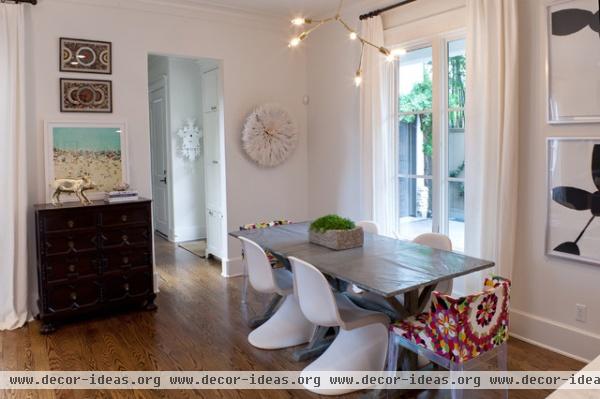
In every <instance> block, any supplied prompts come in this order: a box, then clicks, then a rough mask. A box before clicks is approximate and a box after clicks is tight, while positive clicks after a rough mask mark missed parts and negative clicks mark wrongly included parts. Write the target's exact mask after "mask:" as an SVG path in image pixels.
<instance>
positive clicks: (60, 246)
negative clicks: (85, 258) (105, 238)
mask: <svg viewBox="0 0 600 399" xmlns="http://www.w3.org/2000/svg"><path fill="white" fill-rule="evenodd" d="M96 241H97V234H96V232H95V231H89V232H78V233H75V232H73V233H69V234H61V235H57V234H49V235H47V236H46V242H45V245H46V254H47V255H71V254H77V253H81V252H90V251H95V250H96V246H97V244H96Z"/></svg>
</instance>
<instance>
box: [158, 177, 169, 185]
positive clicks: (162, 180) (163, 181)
mask: <svg viewBox="0 0 600 399" xmlns="http://www.w3.org/2000/svg"><path fill="white" fill-rule="evenodd" d="M159 181H160V182H162V183H165V184H167V176H165V178H164V179H160V180H159Z"/></svg>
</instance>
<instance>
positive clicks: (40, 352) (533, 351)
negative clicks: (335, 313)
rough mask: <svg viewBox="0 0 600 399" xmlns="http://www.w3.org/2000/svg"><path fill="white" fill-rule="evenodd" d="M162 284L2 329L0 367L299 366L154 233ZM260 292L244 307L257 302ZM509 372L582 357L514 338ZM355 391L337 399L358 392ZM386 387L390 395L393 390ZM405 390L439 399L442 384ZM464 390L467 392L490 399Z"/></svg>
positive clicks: (202, 269) (206, 264)
mask: <svg viewBox="0 0 600 399" xmlns="http://www.w3.org/2000/svg"><path fill="white" fill-rule="evenodd" d="M156 250H157V259H156V261H157V265H158V270H159V273H160V290H161V292H160V293H159V295H158V299H157V305H158V311H156V312H144V311H142V312H130V313H123V314H120V315H116V316H112V317H105V318H95V319H90V320H88V321H85V322H78V323H74V324H70V325H64V326H61V327H60V328H59V330H58V331H57V332H56V333H54V334H52V335H49V336H42V335H40V334H39V327H40V325H39V322H37V321H34V322H32V323H29V324H28V325H26V326H25V327H23V328H21V329H19V330H16V331H9V332H0V370H300V369H302V368H303V367H304V366H305V364H306V363H297V362H294V361H293V360H292V359H291V352H292V351H291V350H281V351H263V350H258V349H255V348H253V347H252V346H250V345H249V344H248V342H247V339H246V337H247V335H248V333H249V332H250V330H249V329H248V328H247V327H246V325H245V323H244V322H243V321H242V318H243V311H242V309H241V305H240V295H241V279H239V278H231V279H224V278H222V277H221V276H220V272H221V269H220V264H217V263H216V262H211V261H207V260H204V259H201V258H198V257H197V256H194V255H193V254H191V253H189V252H187V251H185V250H183V249H181V248H177V247H176V246H175V245H173V244H171V243H168V242H166V241H164V240H162V239H157V242H156ZM258 302H259V301H258V298H253V301H252V306H253V307H254V308H255V309H254V310H256V308H257V307H258V305H259V303H258ZM509 342H510V343H509V348H510V349H509V351H510V355H509V357H510V360H509V368H510V369H511V370H578V369H580V368H581V367H583V364H582V363H580V362H577V361H575V360H572V359H569V358H566V357H564V356H561V355H558V354H555V353H553V352H550V351H547V350H544V349H540V348H538V347H535V346H532V345H529V344H526V343H524V342H521V341H519V340H516V339H511V340H510V341H509ZM548 394H549V392H548V391H511V392H510V397H511V398H523V399H536V398H545V397H546V396H547V395H548ZM362 396H364V395H363V394H354V395H347V396H345V398H354V397H362ZM393 396H394V395H393V393H392V392H390V397H393ZM54 397H57V398H132V397H135V398H196V397H197V398H291V397H294V398H296V397H297V398H311V397H316V395H312V394H309V393H308V392H305V391H299V390H296V391H257V390H252V391H233V390H223V391H191V390H190V391H166V390H165V391H152V390H144V391H126V390H121V391H118V390H111V391H83V390H80V391H42V390H40V391H29V392H26V391H11V392H8V391H4V392H2V391H0V398H54ZM406 397H418V398H420V399H425V398H427V399H429V398H436V399H437V398H447V397H449V392H447V391H431V392H420V393H419V392H415V393H411V394H410V395H408V396H406ZM493 397H496V396H495V393H494V392H488V391H467V392H465V398H468V399H470V398H485V399H487V398H493Z"/></svg>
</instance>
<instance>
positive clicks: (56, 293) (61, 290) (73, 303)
mask: <svg viewBox="0 0 600 399" xmlns="http://www.w3.org/2000/svg"><path fill="white" fill-rule="evenodd" d="M47 295H48V296H47V301H46V311H48V312H51V313H57V312H63V311H69V310H77V309H82V308H88V307H92V306H95V305H97V304H99V303H100V285H99V284H98V283H97V282H96V281H95V280H93V279H90V280H80V281H77V282H75V283H68V284H49V285H48V294H47Z"/></svg>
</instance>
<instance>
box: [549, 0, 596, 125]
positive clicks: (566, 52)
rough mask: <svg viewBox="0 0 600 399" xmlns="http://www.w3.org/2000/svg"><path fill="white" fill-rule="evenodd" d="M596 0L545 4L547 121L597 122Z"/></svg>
mask: <svg viewBox="0 0 600 399" xmlns="http://www.w3.org/2000/svg"><path fill="white" fill-rule="evenodd" d="M599 8H600V2H598V0H555V1H551V2H550V4H549V5H548V7H547V14H548V16H547V17H548V52H547V53H548V59H547V66H546V71H547V92H548V110H547V114H548V123H591V122H600V19H599V17H598V12H599V10H598V9H599Z"/></svg>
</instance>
